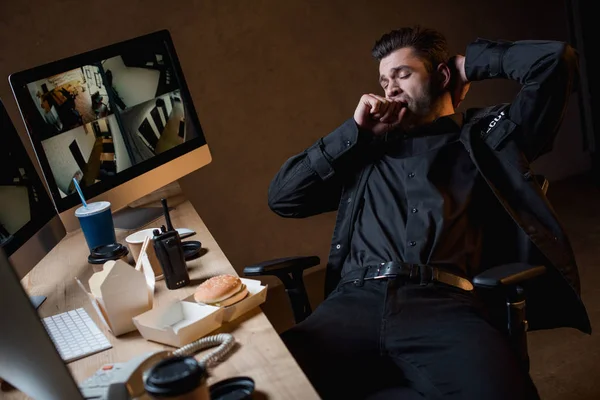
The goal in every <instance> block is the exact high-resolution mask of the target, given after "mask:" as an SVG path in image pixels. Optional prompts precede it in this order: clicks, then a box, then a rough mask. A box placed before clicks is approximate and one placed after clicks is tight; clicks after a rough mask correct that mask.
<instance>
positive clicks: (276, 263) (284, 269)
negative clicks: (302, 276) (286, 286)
mask: <svg viewBox="0 0 600 400" xmlns="http://www.w3.org/2000/svg"><path fill="white" fill-rule="evenodd" d="M320 263H321V260H320V259H319V257H317V256H296V257H286V258H277V259H274V260H269V261H263V262H261V263H258V264H254V265H249V266H247V267H246V268H244V275H246V276H261V275H280V274H282V273H283V274H288V273H292V272H295V271H304V270H305V269H307V268H311V267H314V266H316V265H319V264H320Z"/></svg>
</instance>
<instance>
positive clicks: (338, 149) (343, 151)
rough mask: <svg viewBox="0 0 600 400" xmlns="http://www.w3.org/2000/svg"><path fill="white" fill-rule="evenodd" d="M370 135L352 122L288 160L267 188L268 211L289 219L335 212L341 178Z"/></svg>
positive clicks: (340, 191) (351, 120)
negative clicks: (269, 209)
mask: <svg viewBox="0 0 600 400" xmlns="http://www.w3.org/2000/svg"><path fill="white" fill-rule="evenodd" d="M371 138H372V135H371V134H370V133H368V132H363V131H360V130H359V128H358V126H357V125H356V123H355V122H354V119H353V118H350V119H349V120H347V121H346V122H344V123H343V124H342V125H341V126H340V127H338V128H337V129H336V130H335V131H333V132H332V133H330V134H329V135H327V136H325V137H323V138H321V139H319V140H318V141H317V142H316V143H315V144H313V145H312V146H310V147H309V148H308V149H306V150H304V151H303V152H302V153H300V154H298V155H295V156H293V157H291V158H289V159H288V160H287V161H286V162H285V163H284V164H283V166H282V167H281V169H280V170H279V172H278V173H277V174H276V175H275V178H273V180H272V181H271V184H270V185H269V207H270V208H271V210H273V211H274V212H275V213H276V214H278V215H280V216H282V217H288V218H304V217H308V216H311V215H316V214H320V213H324V212H328V211H334V210H337V208H338V205H339V202H340V197H341V194H342V187H343V182H344V177H345V176H346V175H347V174H348V173H351V171H352V169H353V167H354V166H356V157H353V155H355V154H357V153H359V152H361V151H362V152H364V151H365V148H366V144H368V143H369V142H370V140H371Z"/></svg>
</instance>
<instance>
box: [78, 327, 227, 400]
mask: <svg viewBox="0 0 600 400" xmlns="http://www.w3.org/2000/svg"><path fill="white" fill-rule="evenodd" d="M234 345H235V339H234V338H233V336H232V335H230V334H228V333H221V334H218V335H214V336H208V337H205V338H203V339H199V340H197V341H195V342H192V343H190V344H188V345H186V346H183V347H181V348H179V349H177V350H175V351H172V352H171V351H155V352H150V353H146V354H142V355H140V356H138V357H135V358H133V359H131V360H129V361H127V362H125V363H117V364H107V365H104V366H102V367H101V368H100V369H99V370H98V371H96V373H95V374H94V375H92V376H91V377H89V378H88V379H86V380H85V381H83V382H82V383H81V384H80V385H79V388H80V390H81V393H82V395H83V396H84V397H85V398H86V399H96V400H99V399H110V400H113V399H115V400H131V399H139V400H142V399H146V398H147V396H146V392H145V390H144V379H145V376H144V372H147V371H148V370H149V369H150V367H152V366H153V365H154V364H156V363H157V362H159V361H160V360H163V359H165V358H168V357H173V356H186V355H193V354H194V353H197V352H198V351H200V350H203V349H207V348H210V347H215V346H218V347H217V348H216V349H215V350H213V351H211V352H210V353H209V354H207V355H205V356H204V357H202V358H201V359H200V361H199V363H200V364H203V365H204V367H206V368H210V367H211V366H213V365H214V364H215V363H217V362H218V361H219V360H220V359H221V358H222V357H223V356H225V355H226V354H227V353H229V352H230V351H231V350H232V349H233V347H234Z"/></svg>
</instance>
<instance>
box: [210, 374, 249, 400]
mask: <svg viewBox="0 0 600 400" xmlns="http://www.w3.org/2000/svg"><path fill="white" fill-rule="evenodd" d="M209 390H210V399H211V400H225V399H227V400H244V399H251V398H252V393H253V392H254V380H253V379H252V378H249V377H247V376H236V377H235V378H229V379H225V380H223V381H220V382H217V383H215V384H213V385H211V386H210V388H209Z"/></svg>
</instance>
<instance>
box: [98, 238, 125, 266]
mask: <svg viewBox="0 0 600 400" xmlns="http://www.w3.org/2000/svg"><path fill="white" fill-rule="evenodd" d="M127 254H129V250H128V249H127V247H125V246H123V245H122V244H120V243H111V244H104V245H102V246H98V247H94V248H93V249H92V252H91V253H90V255H89V256H88V262H89V263H90V264H104V263H105V262H107V261H110V260H118V259H120V258H121V257H124V256H126V255H127Z"/></svg>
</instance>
